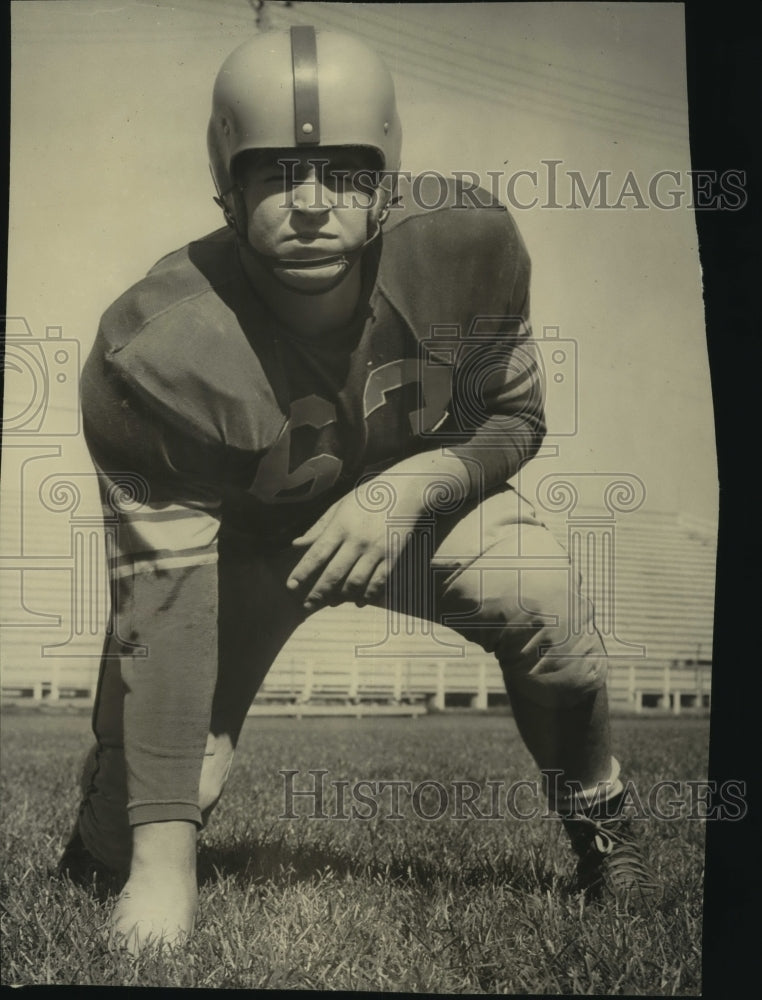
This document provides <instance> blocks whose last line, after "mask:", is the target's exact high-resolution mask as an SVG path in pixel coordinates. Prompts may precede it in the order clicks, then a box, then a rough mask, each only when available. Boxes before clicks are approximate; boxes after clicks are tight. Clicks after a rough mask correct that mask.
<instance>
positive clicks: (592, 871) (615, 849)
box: [563, 814, 662, 906]
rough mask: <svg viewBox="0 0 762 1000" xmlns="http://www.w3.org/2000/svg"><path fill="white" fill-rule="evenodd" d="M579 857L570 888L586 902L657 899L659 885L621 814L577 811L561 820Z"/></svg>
mask: <svg viewBox="0 0 762 1000" xmlns="http://www.w3.org/2000/svg"><path fill="white" fill-rule="evenodd" d="M563 823H564V827H565V828H566V832H567V833H568V834H569V839H570V840H571V846H572V850H573V851H574V853H575V854H576V855H577V857H578V858H579V860H578V862H577V871H576V877H575V881H574V883H573V890H574V891H575V892H583V893H584V895H585V898H586V899H587V900H588V901H590V902H605V901H606V899H613V900H615V901H616V902H617V903H618V904H624V905H625V906H626V905H627V904H635V905H636V906H637V905H640V904H646V905H652V904H653V903H656V902H658V900H659V899H660V897H661V894H662V886H661V884H660V882H659V881H658V879H657V878H656V876H655V875H654V873H653V872H652V871H651V869H650V868H649V866H648V865H647V863H646V861H645V859H644V857H643V853H642V851H641V849H640V845H639V844H638V838H637V836H636V834H635V830H634V829H633V824H632V821H631V820H630V819H628V818H626V817H623V816H621V815H620V816H614V817H611V818H607V819H606V818H595V817H588V816H584V815H581V814H578V815H574V816H569V817H565V818H564V820H563Z"/></svg>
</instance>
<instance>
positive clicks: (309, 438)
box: [82, 187, 545, 655]
mask: <svg viewBox="0 0 762 1000" xmlns="http://www.w3.org/2000/svg"><path fill="white" fill-rule="evenodd" d="M480 196H481V197H482V198H483V199H485V201H486V195H485V194H484V192H481V193H480ZM440 200H441V199H440ZM401 204H402V207H400V206H399V205H397V206H395V207H394V208H393V209H392V211H391V213H390V216H389V219H388V221H387V223H386V225H385V227H384V232H383V236H382V237H380V238H379V239H377V240H376V241H375V242H374V243H373V244H371V245H370V246H369V247H368V248H367V250H366V252H365V254H364V255H363V294H362V296H361V302H360V306H359V308H358V309H357V310H356V312H355V315H354V317H353V319H352V320H351V321H350V322H349V323H348V324H347V325H346V326H344V327H343V328H341V329H337V330H335V331H333V332H332V333H330V334H328V335H324V336H320V337H315V336H304V335H300V333H299V331H298V330H292V329H288V328H286V327H284V326H283V325H282V324H280V323H279V322H278V321H277V320H276V319H275V317H274V316H273V315H272V313H271V312H270V311H269V310H268V308H267V307H266V305H265V304H264V302H262V301H261V300H260V299H259V298H258V296H257V294H256V292H255V290H254V289H253V288H252V286H251V284H250V283H249V281H248V279H247V278H246V276H245V273H244V271H243V269H242V266H241V263H240V260H239V256H238V254H239V248H238V244H237V241H236V238H235V237H234V235H233V234H232V233H231V232H230V231H229V230H220V231H218V232H215V233H212V234H211V235H210V236H207V237H204V238H203V239H200V240H198V241H197V242H194V243H192V244H190V245H189V246H187V247H185V248H183V249H182V250H179V251H177V252H175V253H173V254H170V255H169V256H167V257H165V258H164V259H163V260H161V261H159V263H158V264H156V265H155V267H154V268H152V270H151V271H150V272H149V274H148V275H147V277H146V278H145V279H144V280H143V281H141V282H139V283H138V284H137V285H135V286H134V287H133V288H131V289H130V290H129V291H127V292H126V293H125V294H124V295H123V296H121V298H119V299H118V300H117V301H116V302H115V303H114V305H112V306H111V307H110V309H108V310H107V312H106V313H105V315H104V316H103V319H102V321H101V326H100V330H99V333H98V337H97V340H96V343H95V346H94V348H93V351H92V353H91V355H90V357H89V359H88V362H87V364H86V366H85V369H84V372H83V378H82V392H83V397H82V401H83V415H84V425H85V433H86V436H87V441H88V445H89V447H90V451H91V454H92V457H93V460H94V462H95V464H96V467H97V468H98V470H99V472H100V473H101V481H102V487H103V492H104V501H105V510H106V515H107V517H108V518H109V520H110V522H111V523H112V524H113V525H115V527H116V531H115V536H116V538H117V544H116V549H115V551H114V552H113V559H112V574H113V578H114V580H115V581H122V582H121V584H119V591H120V595H121V598H120V599H121V605H122V607H123V608H124V606H125V602H126V603H127V604H128V605H129V606H130V607H131V608H133V611H134V607H135V606H136V604H139V605H140V606H141V607H142V609H143V611H142V613H141V617H143V618H144V621H143V622H142V623H137V624H138V627H137V633H140V634H141V635H143V634H144V633H145V632H146V630H147V631H148V632H150V631H151V626H150V624H149V619H150V616H151V614H152V608H153V609H155V608H157V607H158V606H159V605H158V604H156V601H159V600H161V594H160V593H159V591H161V592H162V593H163V592H164V591H165V590H166V591H167V592H169V591H170V590H171V585H170V583H169V582H167V580H165V576H166V574H169V579H171V577H172V576H173V575H174V573H175V572H180V571H182V572H184V573H185V572H186V571H187V570H189V569H191V568H193V567H198V568H199V570H202V569H203V571H204V572H211V571H213V564H214V563H215V561H216V560H217V558H218V552H219V551H220V550H221V551H222V552H223V553H224V552H225V551H230V552H231V553H232V552H235V551H238V550H240V548H241V547H242V546H243V547H244V548H254V549H265V548H270V547H277V546H283V545H286V544H288V542H289V541H290V540H291V539H292V538H294V537H295V536H296V535H298V534H300V533H301V532H302V531H304V530H305V529H306V528H307V527H308V526H309V525H310V524H312V523H313V522H314V521H315V520H316V519H317V518H318V517H319V516H320V514H321V513H322V512H323V511H324V510H325V509H326V508H327V507H328V506H329V505H330V504H331V503H332V502H334V501H335V500H336V499H337V498H338V497H340V496H341V495H343V494H345V493H347V492H348V491H349V490H351V489H352V488H353V486H354V485H355V484H356V483H357V482H358V480H359V479H361V478H362V477H363V476H365V475H368V474H372V473H373V472H374V471H380V470H382V469H384V468H387V467H389V466H390V465H393V464H394V463H395V462H397V461H399V460H401V459H403V458H407V457H408V456H411V455H414V454H416V453H418V452H422V451H427V450H431V449H435V448H441V447H443V446H446V447H448V448H450V449H451V450H452V452H454V453H455V454H456V455H458V456H459V457H460V458H462V459H463V460H464V461H465V462H466V464H467V468H468V470H469V474H470V475H471V477H472V487H473V488H474V489H479V488H484V489H489V488H491V487H494V486H496V485H498V484H499V483H501V482H503V481H505V480H506V479H507V478H510V477H511V476H513V475H514V474H515V473H516V472H517V471H518V469H519V468H520V466H521V465H523V464H524V463H525V462H526V461H527V460H528V459H529V458H531V457H532V455H533V454H534V453H535V452H536V451H537V449H538V447H539V444H540V442H541V440H542V437H543V434H544V431H545V425H544V418H543V398H542V379H541V374H540V369H539V366H538V361H537V356H536V353H535V350H534V345H533V343H532V341H531V340H530V331H529V326H528V308H529V306H528V302H529V260H528V256H527V253H526V250H525V248H524V245H523V242H522V240H521V237H520V236H519V233H518V231H517V229H516V226H515V224H514V222H513V220H512V219H511V217H510V215H509V214H508V212H507V211H506V209H505V208H503V207H502V206H500V205H497V204H494V205H490V206H489V207H481V206H478V205H475V204H471V203H469V201H468V198H466V197H465V196H464V194H463V192H460V191H459V189H457V188H455V187H451V188H450V189H448V192H447V198H446V200H445V201H444V204H442V205H441V207H439V208H436V209H432V208H428V209H426V208H421V207H418V206H416V205H415V204H414V203H413V199H412V198H411V197H410V192H409V191H403V192H402V199H401ZM120 484H121V487H120ZM157 571H161V577H160V578H161V580H163V581H164V583H163V584H161V585H160V584H159V583H157V580H158V579H159V576H158V575H157ZM128 581H129V583H128ZM135 588H138V589H141V593H147V591H148V589H149V588H150V589H151V590H154V589H155V590H157V593H156V601H154V600H148V601H147V602H145V601H144V600H142V599H140V600H139V599H138V595H137V594H136V592H135ZM168 588H169V589H168ZM184 589H185V591H187V592H188V593H189V594H190V593H196V594H198V593H199V589H198V588H197V587H193V588H187V587H186V588H184ZM165 596H166V595H165ZM162 607H163V608H164V609H165V611H166V610H167V608H168V607H169V606H168V605H167V604H166V601H165V602H164V604H163V605H162ZM171 607H173V608H174V609H175V610H176V613H177V614H178V616H185V615H187V616H193V615H195V614H197V613H198V610H199V609H198V608H195V607H194V606H193V602H192V601H173V602H172V605H171ZM205 613H207V614H210V615H211V614H212V613H213V611H212V609H209V608H207V611H206V612H205ZM131 618H132V619H133V620H134V615H132V616H131ZM178 620H180V618H178ZM132 631H133V632H135V629H134V628H133V629H132ZM137 633H136V634H137ZM154 645H155V644H154ZM152 648H154V647H152ZM152 655H153V653H152Z"/></svg>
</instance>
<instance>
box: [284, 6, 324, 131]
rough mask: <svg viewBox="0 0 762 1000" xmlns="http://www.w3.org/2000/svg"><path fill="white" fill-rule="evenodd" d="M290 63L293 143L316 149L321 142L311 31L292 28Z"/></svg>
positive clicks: (305, 27) (306, 27) (314, 43)
mask: <svg viewBox="0 0 762 1000" xmlns="http://www.w3.org/2000/svg"><path fill="white" fill-rule="evenodd" d="M291 61H292V64H293V68H294V140H295V142H296V145H297V146H316V145H318V144H319V143H320V104H319V101H318V76H317V41H316V38H315V29H314V28H312V27H308V26H302V25H298V26H297V25H294V26H292V28H291Z"/></svg>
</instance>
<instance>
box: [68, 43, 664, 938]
mask: <svg viewBox="0 0 762 1000" xmlns="http://www.w3.org/2000/svg"><path fill="white" fill-rule="evenodd" d="M208 148H209V157H210V163H211V169H212V174H213V177H214V181H215V183H216V186H217V199H216V200H217V202H218V204H219V205H220V207H221V208H222V211H223V213H224V217H225V222H226V225H225V227H224V228H222V229H220V230H218V231H216V232H214V233H212V234H210V235H208V236H204V237H202V238H201V239H199V240H198V241H196V242H193V243H191V244H190V245H188V246H186V247H184V248H183V249H181V250H178V251H176V252H174V253H171V254H170V255H169V256H167V257H165V258H163V259H162V260H161V261H159V262H158V263H157V264H156V265H155V266H154V267H153V268H152V269H151V271H150V272H149V273H148V275H147V277H146V278H145V279H144V280H142V281H140V282H139V283H138V284H137V285H135V286H134V287H133V288H131V289H130V290H129V291H127V292H126V293H125V294H124V295H123V296H122V297H121V298H119V299H118V300H117V301H116V303H114V305H112V306H111V307H110V308H109V309H108V310H107V312H106V313H105V315H104V316H103V319H102V322H101V325H100V329H99V333H98V337H97V341H96V343H95V346H94V348H93V350H92V353H91V355H90V357H89V359H88V362H87V364H86V367H85V370H84V373H83V379H82V405H83V413H84V422H85V431H86V436H87V441H88V445H89V448H90V452H91V455H92V459H93V462H94V463H95V466H96V469H97V470H98V473H99V479H100V483H101V488H102V496H103V504H104V511H105V516H106V525H107V529H108V530H109V533H110V537H111V538H112V539H113V545H112V546H111V551H110V573H111V590H112V623H111V627H110V630H109V635H108V637H107V640H106V644H105V648H104V655H103V660H102V664H101V672H100V679H99V685H98V692H97V699H96V704H95V708H94V716H93V729H94V734H95V745H94V747H93V749H92V751H91V752H90V755H89V758H88V762H87V765H86V768H85V773H84V776H83V783H82V787H83V800H82V804H81V808H80V812H79V816H78V822H77V826H76V829H75V832H74V835H73V837H72V839H71V841H70V843H69V846H68V848H67V851H66V853H65V856H64V858H63V861H62V866H63V868H64V869H67V870H69V871H70V872H73V871H74V870H75V869H76V867H77V865H78V864H82V863H84V862H85V861H91V860H94V861H95V862H97V863H98V864H100V865H103V866H105V867H107V868H109V869H111V870H114V871H118V872H124V873H125V874H126V875H127V880H126V884H125V886H124V889H123V891H122V893H121V895H120V896H119V898H118V900H117V903H116V906H115V909H114V912H113V917H112V934H113V936H114V938H115V939H118V940H120V941H122V942H123V943H124V944H125V945H126V946H127V947H128V948H130V949H131V950H132V951H133V952H137V951H138V950H139V949H140V947H141V946H142V945H143V944H144V943H145V942H146V941H147V940H150V939H156V938H162V939H163V940H165V941H167V942H173V941H176V940H178V939H179V938H181V937H183V936H185V935H188V934H189V933H190V932H191V930H192V928H193V925H194V921H195V917H196V909H197V885H196V837H197V832H198V830H199V828H200V827H201V826H202V825H203V824H204V823H205V822H206V820H207V818H208V816H209V814H210V812H211V810H212V809H213V808H214V805H215V803H216V802H217V800H218V799H219V797H220V795H221V793H222V791H223V788H224V785H225V782H226V780H227V777H228V773H229V771H230V766H231V762H232V759H233V754H234V749H235V746H236V742H237V740H238V736H239V733H240V731H241V727H242V724H243V722H244V719H245V717H246V714H247V710H248V708H249V706H250V704H251V702H252V699H253V698H254V696H255V694H256V692H257V689H258V687H259V686H260V684H261V683H262V680H263V678H264V677H265V675H266V673H267V670H268V668H269V666H270V664H271V663H272V661H273V659H274V658H275V656H276V655H277V653H278V651H279V650H280V649H281V647H282V646H283V644H284V643H285V642H286V640H287V639H288V637H289V636H290V635H291V633H292V632H293V630H294V629H295V628H296V627H297V626H298V625H299V624H300V623H301V622H302V621H303V620H304V619H305V617H306V616H307V615H309V614H310V613H312V612H314V611H315V610H316V609H318V608H321V607H323V606H325V605H330V604H337V603H340V602H342V601H353V602H356V603H358V604H374V605H379V606H383V607H387V608H392V609H394V610H395V611H399V612H405V613H408V614H413V615H417V616H420V617H425V618H428V619H430V620H432V621H436V622H445V623H446V624H448V625H450V626H451V627H452V628H454V629H456V630H457V631H458V632H459V633H460V634H461V635H462V636H463V637H464V638H466V639H468V640H471V641H473V642H476V643H478V644H480V645H481V646H482V647H483V648H484V649H485V650H488V651H490V652H493V653H494V654H495V656H496V658H497V661H498V663H499V665H500V667H501V669H502V672H503V675H504V678H505V684H506V688H507V691H508V694H509V696H510V700H511V704H512V707H513V713H514V716H515V719H516V723H517V725H518V728H519V731H520V733H521V735H522V737H523V739H524V740H525V742H526V745H527V747H528V749H529V750H530V752H531V754H532V755H533V757H534V759H535V761H536V762H537V764H538V766H539V768H540V769H541V770H543V771H544V772H552V773H553V774H554V776H555V780H554V781H553V783H552V787H551V786H549V787H548V794H549V797H550V805H551V807H552V808H554V809H555V810H557V811H558V812H560V813H561V814H562V815H563V816H564V817H565V820H564V821H565V824H566V826H567V829H568V831H569V833H570V837H571V843H572V846H573V848H574V850H575V851H576V853H577V854H578V855H579V857H580V862H579V867H578V876H579V887H580V889H584V890H585V891H587V892H588V893H589V894H592V895H601V894H602V893H605V892H610V893H613V894H615V895H621V894H622V893H625V894H628V893H633V892H637V893H641V892H646V891H648V890H650V889H651V888H653V880H652V878H651V876H650V875H649V873H648V871H647V869H646V868H645V867H644V865H643V863H642V860H641V857H640V854H639V850H638V847H637V844H636V842H635V840H634V838H633V836H632V832H631V830H630V827H629V825H628V823H627V821H626V820H625V819H624V818H622V816H621V815H619V810H620V805H621V798H622V788H623V786H622V784H621V781H620V779H619V765H618V763H617V761H616V759H615V758H614V757H613V756H612V751H611V746H610V736H609V725H608V715H607V702H606V689H605V678H606V666H607V664H606V654H605V650H604V647H603V644H602V642H601V639H600V636H599V634H598V632H597V631H596V629H595V628H594V625H593V619H592V614H593V611H592V608H591V607H590V606H589V603H588V602H587V601H586V600H585V599H583V598H582V596H581V592H580V586H579V581H578V580H575V579H572V577H571V572H570V567H569V562H568V559H567V557H566V555H565V553H564V552H563V550H561V549H560V548H559V546H558V545H557V543H556V542H555V541H554V540H553V538H552V536H551V534H550V533H549V531H548V530H547V529H546V527H545V526H544V525H543V524H542V523H541V522H540V521H538V520H537V518H536V516H535V514H534V512H533V511H532V509H531V507H530V506H529V504H528V503H527V502H526V501H525V500H524V499H523V498H522V497H521V496H519V494H518V493H517V492H516V491H515V490H514V489H513V488H512V487H511V486H510V485H509V484H508V480H510V479H511V478H512V477H513V476H515V474H516V473H517V472H518V470H519V469H520V468H521V467H522V465H523V464H524V463H526V462H527V461H528V460H530V459H531V458H532V456H533V455H534V454H535V453H536V451H537V449H538V447H539V445H540V443H541V441H542V439H543V435H544V433H545V422H544V416H543V384H542V383H543V380H542V372H541V367H540V363H539V360H538V355H537V353H536V350H535V347H534V345H533V342H532V340H531V336H530V329H529V272H530V267H529V259H528V256H527V252H526V249H525V247H524V244H523V242H522V239H521V236H520V235H519V232H518V230H517V228H516V225H515V223H514V221H513V219H512V218H511V216H510V214H509V213H508V212H507V210H506V209H505V208H504V207H503V206H502V205H501V204H499V203H497V202H496V201H494V200H493V199H491V198H490V197H489V196H488V195H487V194H486V193H485V192H483V191H482V192H479V193H478V197H474V193H473V192H470V193H468V192H466V191H465V189H463V188H459V187H458V186H457V185H455V184H450V183H449V182H448V183H447V184H446V185H444V186H443V185H442V184H439V183H436V184H435V185H434V190H433V191H432V190H429V191H426V190H425V189H424V186H423V185H422V184H417V183H415V182H413V183H411V182H410V180H409V179H408V180H407V181H406V180H404V178H403V177H401V176H400V175H399V168H400V149H401V126H400V121H399V118H398V114H397V109H396V106H395V96H394V87H393V83H392V79H391V76H390V74H389V72H388V70H387V69H386V67H385V66H384V65H383V63H382V62H381V61H380V59H379V58H378V56H377V55H376V54H375V53H374V52H373V51H371V50H370V49H369V48H368V47H367V46H366V45H365V44H364V43H363V42H361V41H360V40H358V39H356V38H354V37H352V36H350V35H345V34H340V33H334V32H329V31H322V30H320V31H316V30H314V29H313V28H311V27H295V28H292V29H291V31H290V32H272V33H264V34H260V35H258V36H256V37H254V38H252V39H251V40H249V41H246V42H245V43H244V44H242V45H241V46H240V47H239V48H237V49H236V50H235V51H234V52H233V53H232V54H231V55H230V56H229V57H228V59H227V60H226V61H225V63H224V64H223V66H222V68H221V70H220V72H219V75H218V77H217V80H216V83H215V87H214V94H213V102H212V113H211V119H210V122H209V129H208ZM429 179H430V180H431V178H429ZM467 194H468V197H466V195H467ZM348 655H351V651H350V650H348Z"/></svg>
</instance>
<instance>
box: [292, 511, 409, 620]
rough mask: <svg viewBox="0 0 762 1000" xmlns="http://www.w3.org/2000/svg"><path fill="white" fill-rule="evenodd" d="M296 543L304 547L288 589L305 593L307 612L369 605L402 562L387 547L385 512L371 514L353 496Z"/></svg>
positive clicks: (397, 555)
mask: <svg viewBox="0 0 762 1000" xmlns="http://www.w3.org/2000/svg"><path fill="white" fill-rule="evenodd" d="M293 544H294V545H295V546H297V547H300V548H306V552H305V553H304V555H303V556H302V558H301V559H300V560H299V562H298V563H297V565H296V566H295V567H294V569H293V571H292V573H291V575H290V577H289V579H288V582H287V584H286V586H287V587H288V589H289V590H292V591H296V590H300V589H301V590H306V597H305V600H304V607H305V608H306V609H307V610H308V611H315V610H317V608H319V607H323V606H325V605H328V604H334V605H335V604H340V603H341V602H342V601H355V602H356V603H358V604H367V603H370V602H372V601H374V600H378V599H379V598H380V596H381V595H382V594H383V591H384V588H385V586H386V580H387V579H388V576H389V574H390V573H391V571H392V570H393V568H394V565H395V563H396V561H397V559H398V558H399V551H396V552H391V551H389V547H388V545H387V525H386V513H385V512H384V511H369V510H368V509H367V508H366V507H364V506H362V505H361V504H360V503H359V502H358V500H357V498H356V496H355V494H354V492H352V493H349V494H347V496H345V497H342V498H341V499H340V500H338V501H337V502H336V503H335V504H333V506H332V507H330V508H329V509H328V510H327V511H326V513H325V514H324V515H323V516H322V517H321V518H320V519H319V520H318V521H316V522H315V524H314V525H313V526H312V527H311V528H310V529H309V530H308V531H307V532H305V533H304V534H303V535H301V536H300V537H299V538H295V539H294V541H293Z"/></svg>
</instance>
